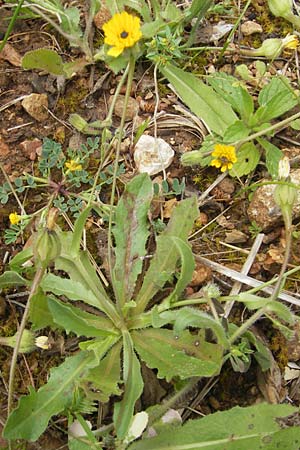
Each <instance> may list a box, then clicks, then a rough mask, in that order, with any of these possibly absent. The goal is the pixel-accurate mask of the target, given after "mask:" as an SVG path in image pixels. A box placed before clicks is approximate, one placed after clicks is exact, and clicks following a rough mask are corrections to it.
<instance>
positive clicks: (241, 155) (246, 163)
mask: <svg viewBox="0 0 300 450" xmlns="http://www.w3.org/2000/svg"><path fill="white" fill-rule="evenodd" d="M259 159H260V153H259V151H258V149H257V147H256V146H255V145H254V144H253V143H252V142H247V143H246V144H244V145H242V146H241V148H240V149H239V151H238V153H237V162H236V163H235V164H234V165H233V167H232V169H230V170H229V175H231V176H232V177H242V176H243V175H248V173H250V172H252V170H254V169H255V167H256V166H257V164H258V163H259Z"/></svg>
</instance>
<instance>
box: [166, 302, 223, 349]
mask: <svg viewBox="0 0 300 450" xmlns="http://www.w3.org/2000/svg"><path fill="white" fill-rule="evenodd" d="M159 318H160V319H161V320H162V321H164V323H161V324H160V326H162V325H165V324H167V323H173V324H174V333H175V334H177V335H180V333H181V332H182V330H184V329H186V328H187V327H196V328H204V329H211V330H212V331H213V332H214V333H215V335H216V337H217V339H218V342H219V344H222V346H223V347H224V348H228V341H227V337H226V333H225V330H224V328H223V326H222V324H221V323H220V322H218V321H216V320H215V319H214V318H213V317H212V316H210V315H209V314H207V313H205V312H203V311H200V310H198V309H195V308H190V307H184V308H180V309H177V310H176V311H165V312H163V313H161V314H159Z"/></svg>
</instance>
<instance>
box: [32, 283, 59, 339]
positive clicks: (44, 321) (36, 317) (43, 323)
mask: <svg viewBox="0 0 300 450" xmlns="http://www.w3.org/2000/svg"><path fill="white" fill-rule="evenodd" d="M48 298H49V297H47V295H45V294H44V293H43V292H42V290H41V289H39V291H38V292H37V293H36V294H35V295H34V296H33V297H32V299H31V301H30V306H29V308H30V309H29V320H30V321H31V322H32V329H33V330H34V331H37V330H41V329H42V328H46V327H48V326H50V327H51V328H52V329H55V328H58V326H57V324H56V323H55V322H54V321H53V318H52V314H51V312H50V311H49V307H48Z"/></svg>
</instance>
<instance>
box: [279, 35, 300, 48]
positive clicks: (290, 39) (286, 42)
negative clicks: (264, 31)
mask: <svg viewBox="0 0 300 450" xmlns="http://www.w3.org/2000/svg"><path fill="white" fill-rule="evenodd" d="M298 45H299V40H298V38H297V36H295V35H294V34H288V35H287V36H286V37H285V38H283V39H282V46H283V48H291V49H292V50H295V49H296V48H297V47H298Z"/></svg>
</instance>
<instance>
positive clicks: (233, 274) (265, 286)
mask: <svg viewBox="0 0 300 450" xmlns="http://www.w3.org/2000/svg"><path fill="white" fill-rule="evenodd" d="M194 257H195V259H196V261H199V262H201V263H202V264H204V265H206V266H208V267H210V268H211V269H213V270H215V271H216V272H219V273H222V274H223V275H225V276H227V277H229V278H232V279H233V280H236V281H239V282H240V283H242V284H246V285H248V286H251V287H254V288H260V290H262V291H263V292H266V293H267V294H271V295H272V294H273V292H274V288H273V287H271V286H269V285H270V284H273V283H275V282H276V281H277V278H275V279H273V280H271V281H269V282H267V283H263V282H262V281H258V280H256V279H255V278H252V277H249V276H248V275H244V274H242V273H241V272H238V271H237V270H233V269H230V268H229V267H225V266H222V265H221V264H219V263H216V262H214V261H210V260H209V259H206V258H203V256H199V255H194ZM298 270H300V267H296V268H295V269H292V270H291V271H289V272H287V273H286V274H285V275H286V276H287V275H288V274H291V273H294V272H297V271H298ZM278 298H280V300H284V301H286V302H288V303H291V304H292V305H297V306H300V300H297V299H296V298H294V297H292V296H291V295H290V294H288V293H286V292H283V291H281V292H280V293H279V294H278Z"/></svg>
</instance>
